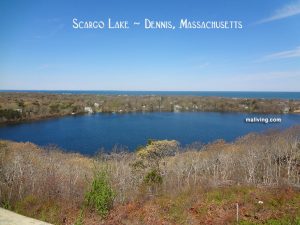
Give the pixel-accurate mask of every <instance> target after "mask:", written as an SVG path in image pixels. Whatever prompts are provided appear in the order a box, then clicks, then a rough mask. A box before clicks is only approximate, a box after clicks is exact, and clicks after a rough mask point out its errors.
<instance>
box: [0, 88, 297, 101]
mask: <svg viewBox="0 0 300 225" xmlns="http://www.w3.org/2000/svg"><path fill="white" fill-rule="evenodd" d="M0 92H29V93H50V94H99V95H131V96H138V95H161V96H164V95H165V96H166V95H171V96H182V95H183V96H217V97H228V98H265V99H300V92H255V91H78V90H53V91H47V90H0Z"/></svg>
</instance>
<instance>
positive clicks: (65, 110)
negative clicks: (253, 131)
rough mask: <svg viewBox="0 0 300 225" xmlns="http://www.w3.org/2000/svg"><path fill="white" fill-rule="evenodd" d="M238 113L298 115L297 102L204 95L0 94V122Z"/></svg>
mask: <svg viewBox="0 0 300 225" xmlns="http://www.w3.org/2000/svg"><path fill="white" fill-rule="evenodd" d="M134 112H240V113H262V114H287V113H297V114H298V113H300V100H288V99H261V98H257V99H256V98H228V97H226V98H225V97H206V96H164V95H163V96H159V95H139V96H128V95H97V94H70V95H65V94H51V93H35V92H27V93H20V92H1V93H0V123H2V124H9V123H19V122H25V121H38V120H44V119H49V118H58V117H63V116H68V115H81V114H91V113H134Z"/></svg>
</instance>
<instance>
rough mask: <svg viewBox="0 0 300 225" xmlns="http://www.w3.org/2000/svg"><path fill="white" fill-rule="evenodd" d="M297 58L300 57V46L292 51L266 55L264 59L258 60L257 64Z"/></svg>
mask: <svg viewBox="0 0 300 225" xmlns="http://www.w3.org/2000/svg"><path fill="white" fill-rule="evenodd" d="M296 57H300V46H298V47H296V48H295V49H292V50H287V51H282V52H276V53H272V54H270V55H266V56H264V57H263V58H262V59H260V60H258V61H257V62H265V61H270V60H276V59H287V58H296Z"/></svg>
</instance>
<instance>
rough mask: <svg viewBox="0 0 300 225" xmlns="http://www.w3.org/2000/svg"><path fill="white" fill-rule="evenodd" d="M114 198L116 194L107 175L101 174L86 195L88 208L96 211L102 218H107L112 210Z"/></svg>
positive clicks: (102, 172)
mask: <svg viewBox="0 0 300 225" xmlns="http://www.w3.org/2000/svg"><path fill="white" fill-rule="evenodd" d="M114 197H115V193H114V191H113V190H112V187H111V185H110V184H109V181H108V178H107V173H106V172H104V171H101V172H99V173H98V174H97V175H96V176H95V178H94V180H93V183H92V188H91V190H90V191H89V192H87V193H86V195H85V199H86V201H87V204H88V206H90V207H92V208H94V209H96V211H97V212H98V213H99V214H100V215H101V216H102V217H106V216H107V214H108V212H109V210H110V209H111V208H112V205H113V200H114Z"/></svg>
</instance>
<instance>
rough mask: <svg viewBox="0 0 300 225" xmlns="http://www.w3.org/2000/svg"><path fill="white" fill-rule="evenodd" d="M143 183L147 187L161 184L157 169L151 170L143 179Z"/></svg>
mask: <svg viewBox="0 0 300 225" xmlns="http://www.w3.org/2000/svg"><path fill="white" fill-rule="evenodd" d="M144 182H145V183H146V184H148V185H157V184H161V183H162V176H161V175H160V172H159V170H158V169H153V170H151V171H150V172H149V173H148V174H146V176H145V178H144Z"/></svg>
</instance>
